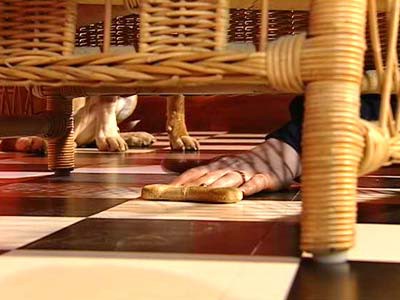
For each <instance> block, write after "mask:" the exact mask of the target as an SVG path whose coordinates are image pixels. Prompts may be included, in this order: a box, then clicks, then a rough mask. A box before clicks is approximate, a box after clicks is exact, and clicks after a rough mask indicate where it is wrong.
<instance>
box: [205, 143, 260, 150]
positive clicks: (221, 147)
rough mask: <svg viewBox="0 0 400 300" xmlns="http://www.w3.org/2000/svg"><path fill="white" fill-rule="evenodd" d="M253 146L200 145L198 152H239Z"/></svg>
mask: <svg viewBox="0 0 400 300" xmlns="http://www.w3.org/2000/svg"><path fill="white" fill-rule="evenodd" d="M254 147H255V146H254V145H204V144H201V145H200V151H202V150H221V151H224V150H231V151H239V150H251V149H253V148H254Z"/></svg>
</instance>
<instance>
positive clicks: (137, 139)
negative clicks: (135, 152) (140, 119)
mask: <svg viewBox="0 0 400 300" xmlns="http://www.w3.org/2000/svg"><path fill="white" fill-rule="evenodd" d="M121 136H122V138H123V139H124V140H125V142H126V143H127V144H128V147H129V148H135V147H149V146H151V145H152V144H154V142H155V141H156V138H155V137H154V136H153V135H151V134H150V133H147V132H123V133H121Z"/></svg>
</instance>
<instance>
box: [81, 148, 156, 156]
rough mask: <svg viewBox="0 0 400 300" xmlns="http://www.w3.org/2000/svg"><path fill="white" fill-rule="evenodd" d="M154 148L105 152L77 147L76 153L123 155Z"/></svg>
mask: <svg viewBox="0 0 400 300" xmlns="http://www.w3.org/2000/svg"><path fill="white" fill-rule="evenodd" d="M154 151H156V149H153V148H131V149H128V150H127V151H126V152H106V151H99V150H98V149H97V148H77V149H76V153H79V154H81V153H82V154H83V153H94V154H102V155H103V154H107V155H111V156H112V155H124V154H127V153H150V152H154Z"/></svg>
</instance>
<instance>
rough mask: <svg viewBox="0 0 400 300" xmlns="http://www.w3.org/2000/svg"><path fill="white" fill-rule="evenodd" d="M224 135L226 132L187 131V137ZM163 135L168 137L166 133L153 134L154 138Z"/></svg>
mask: <svg viewBox="0 0 400 300" xmlns="http://www.w3.org/2000/svg"><path fill="white" fill-rule="evenodd" d="M224 133H226V131H189V135H191V136H196V135H206V136H211V135H217V134H218V135H219V134H224ZM164 135H168V133H166V132H162V133H157V134H155V136H156V137H157V136H164Z"/></svg>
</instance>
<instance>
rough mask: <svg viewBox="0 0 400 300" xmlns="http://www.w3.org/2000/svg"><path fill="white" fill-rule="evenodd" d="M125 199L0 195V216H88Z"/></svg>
mask: <svg viewBox="0 0 400 300" xmlns="http://www.w3.org/2000/svg"><path fill="white" fill-rule="evenodd" d="M125 201H126V200H124V199H101V198H34V197H30V198H22V197H9V198H6V197H2V198H1V199H0V216H52V217H88V216H91V215H94V214H96V213H99V212H101V211H103V210H106V209H109V208H111V207H113V206H116V205H119V204H121V203H123V202H125Z"/></svg>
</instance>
